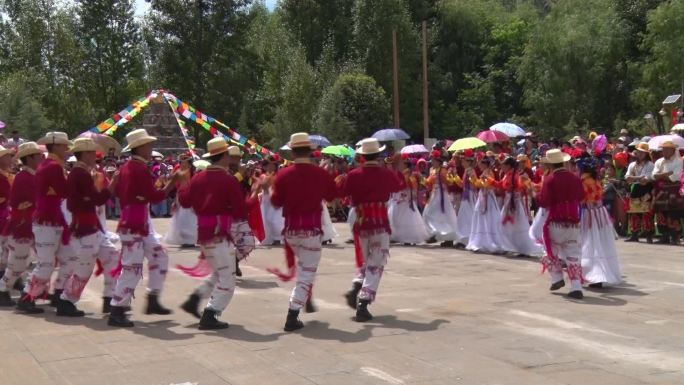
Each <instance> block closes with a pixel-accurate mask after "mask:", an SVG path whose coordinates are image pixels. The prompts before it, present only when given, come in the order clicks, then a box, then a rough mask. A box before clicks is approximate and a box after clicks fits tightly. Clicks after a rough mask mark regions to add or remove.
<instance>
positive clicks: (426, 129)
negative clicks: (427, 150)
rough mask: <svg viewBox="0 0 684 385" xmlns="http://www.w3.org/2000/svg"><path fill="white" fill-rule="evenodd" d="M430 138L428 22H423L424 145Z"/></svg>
mask: <svg viewBox="0 0 684 385" xmlns="http://www.w3.org/2000/svg"><path fill="white" fill-rule="evenodd" d="M428 138H430V114H429V111H428V63H427V21H423V143H427V140H428Z"/></svg>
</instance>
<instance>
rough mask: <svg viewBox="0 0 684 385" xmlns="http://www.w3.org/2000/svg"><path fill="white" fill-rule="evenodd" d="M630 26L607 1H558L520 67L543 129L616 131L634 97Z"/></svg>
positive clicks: (558, 131)
mask: <svg viewBox="0 0 684 385" xmlns="http://www.w3.org/2000/svg"><path fill="white" fill-rule="evenodd" d="M625 31H626V30H625V25H624V23H623V21H622V20H621V19H620V18H619V17H618V15H617V13H616V11H615V8H614V6H613V4H611V3H610V2H606V1H603V0H587V1H583V2H575V1H569V0H565V1H558V2H557V3H554V5H553V7H552V9H551V12H550V13H549V15H548V16H546V17H545V18H544V19H543V20H542V21H541V22H540V23H539V24H538V25H537V27H536V28H535V30H534V31H533V32H532V34H531V36H530V39H529V41H528V43H527V45H526V47H525V53H524V55H523V57H522V61H521V64H520V67H519V72H518V76H519V80H520V82H521V83H522V85H523V87H524V104H525V106H526V107H528V108H529V109H530V111H531V117H532V118H533V119H534V121H535V122H536V124H537V125H538V127H540V126H541V127H545V128H547V127H548V129H549V131H550V132H549V133H555V134H562V133H563V127H565V126H567V125H569V124H570V123H575V124H577V125H578V126H580V127H584V128H590V127H591V128H595V129H599V130H601V129H603V130H607V129H610V128H611V126H612V124H613V121H614V119H615V118H616V116H617V115H618V114H619V112H620V111H623V110H624V109H625V105H626V103H627V99H628V97H627V96H628V94H627V90H626V89H625V87H624V84H623V82H622V79H624V77H625V76H626V73H627V71H626V66H625V64H624V61H623V60H624V57H625V54H626V49H627V44H626V36H625Z"/></svg>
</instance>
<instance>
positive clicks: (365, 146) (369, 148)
mask: <svg viewBox="0 0 684 385" xmlns="http://www.w3.org/2000/svg"><path fill="white" fill-rule="evenodd" d="M360 143H361V147H360V148H359V149H358V150H356V153H357V154H361V155H372V154H379V153H381V152H383V151H385V146H380V142H379V141H378V140H377V139H375V138H367V139H364V140H362V141H361V142H360Z"/></svg>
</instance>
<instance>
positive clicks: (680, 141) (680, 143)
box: [648, 135, 684, 150]
mask: <svg viewBox="0 0 684 385" xmlns="http://www.w3.org/2000/svg"><path fill="white" fill-rule="evenodd" d="M667 141H671V142H674V144H676V145H677V147H679V148H684V138H682V137H681V136H679V135H660V136H656V137H655V138H652V139H651V140H649V141H648V148H649V149H650V150H658V149H660V146H661V145H662V144H663V143H664V142H667Z"/></svg>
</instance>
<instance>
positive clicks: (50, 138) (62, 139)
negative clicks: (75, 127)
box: [38, 131, 73, 146]
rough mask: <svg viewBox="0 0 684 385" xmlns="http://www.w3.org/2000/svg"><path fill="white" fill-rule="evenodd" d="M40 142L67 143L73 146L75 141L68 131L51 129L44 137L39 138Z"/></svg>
mask: <svg viewBox="0 0 684 385" xmlns="http://www.w3.org/2000/svg"><path fill="white" fill-rule="evenodd" d="M38 144H66V145H67V146H71V145H72V144H73V143H72V142H71V141H70V140H69V135H67V134H66V133H64V132H58V131H50V132H48V133H47V134H45V136H44V137H42V138H40V139H38Z"/></svg>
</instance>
